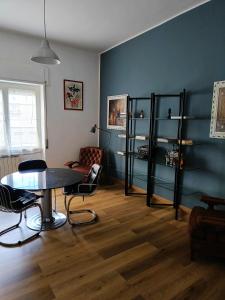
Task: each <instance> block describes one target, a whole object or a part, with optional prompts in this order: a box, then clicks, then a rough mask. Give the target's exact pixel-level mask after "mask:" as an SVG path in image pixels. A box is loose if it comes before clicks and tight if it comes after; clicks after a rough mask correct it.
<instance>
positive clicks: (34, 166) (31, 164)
mask: <svg viewBox="0 0 225 300" xmlns="http://www.w3.org/2000/svg"><path fill="white" fill-rule="evenodd" d="M47 168H48V166H47V164H46V162H45V161H44V160H42V159H32V160H25V161H22V162H21V163H19V165H18V171H20V172H22V171H31V170H35V171H43V170H45V169H47ZM54 198H55V199H54V200H55V209H54V210H55V212H56V192H55V189H54ZM25 217H26V214H25Z"/></svg>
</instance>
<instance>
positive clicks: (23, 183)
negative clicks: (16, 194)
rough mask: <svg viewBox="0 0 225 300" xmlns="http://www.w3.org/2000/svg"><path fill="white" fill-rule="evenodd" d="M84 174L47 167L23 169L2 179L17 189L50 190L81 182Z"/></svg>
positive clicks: (4, 182) (3, 182) (2, 181)
mask: <svg viewBox="0 0 225 300" xmlns="http://www.w3.org/2000/svg"><path fill="white" fill-rule="evenodd" d="M82 179H83V175H82V174H80V173H77V172H74V171H73V170H70V169H62V168H47V169H45V170H40V171H37V170H35V171H23V172H15V173H12V174H9V175H7V176H5V177H3V178H2V179H1V183H2V184H6V185H9V186H11V187H12V188H15V189H24V190H30V191H35V190H48V189H54V188H60V187H65V186H69V185H72V184H76V183H79V182H81V181H82Z"/></svg>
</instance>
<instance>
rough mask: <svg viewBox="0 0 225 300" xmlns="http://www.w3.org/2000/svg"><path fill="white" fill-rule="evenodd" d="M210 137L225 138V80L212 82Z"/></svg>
mask: <svg viewBox="0 0 225 300" xmlns="http://www.w3.org/2000/svg"><path fill="white" fill-rule="evenodd" d="M210 137H211V138H220V139H224V138H225V81H217V82H214V89H213V100H212V112H211V124H210Z"/></svg>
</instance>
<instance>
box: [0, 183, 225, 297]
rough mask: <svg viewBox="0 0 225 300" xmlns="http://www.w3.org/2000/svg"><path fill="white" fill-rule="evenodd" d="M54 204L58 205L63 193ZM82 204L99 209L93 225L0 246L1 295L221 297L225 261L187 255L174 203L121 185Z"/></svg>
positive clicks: (224, 294) (224, 291)
mask: <svg viewBox="0 0 225 300" xmlns="http://www.w3.org/2000/svg"><path fill="white" fill-rule="evenodd" d="M58 205H59V208H60V210H62V211H63V198H62V197H58ZM83 206H85V207H89V208H92V209H93V208H94V209H95V210H96V212H97V213H98V215H99V222H98V223H97V224H94V225H89V226H86V227H75V228H71V227H70V226H69V225H68V224H66V225H65V226H63V227H61V228H60V229H57V230H54V231H49V232H43V233H42V236H41V238H39V239H37V240H35V241H33V242H31V243H29V244H27V245H24V246H23V247H20V248H14V249H9V248H3V247H0V299H1V300H8V299H10V300H31V299H32V300H36V299H38V300H39V299H40V300H51V299H57V300H62V299H69V300H70V299H72V300H73V299H75V300H79V299H85V300H88V299H101V300H105V299H124V300H125V299H132V300H142V299H151V300H153V299H155V300H161V299H166V300H168V299H176V300H178V299H179V300H184V299H194V300H195V299H201V300H207V299H209V300H217V299H221V300H224V299H225V263H224V262H223V261H218V260H213V259H211V260H209V259H201V260H197V261H195V262H191V261H190V258H189V257H190V255H189V241H188V232H187V224H186V223H185V222H182V221H174V211H173V209H172V208H147V207H146V206H145V200H144V199H143V198H141V197H125V196H124V195H123V191H122V189H121V187H119V186H118V185H114V186H111V187H108V188H105V189H104V188H102V189H101V190H99V191H98V193H97V194H96V195H95V196H94V197H91V198H89V199H88V200H87V201H85V202H84V203H83V202H82V201H81V200H80V199H77V200H76V201H75V207H83ZM0 217H1V220H2V215H1V216H0ZM23 233H24V231H23V230H22V231H21V232H20V234H23ZM26 234H27V232H26Z"/></svg>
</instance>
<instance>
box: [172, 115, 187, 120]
mask: <svg viewBox="0 0 225 300" xmlns="http://www.w3.org/2000/svg"><path fill="white" fill-rule="evenodd" d="M191 118H192V117H189V116H183V119H184V120H187V119H191ZM170 119H171V120H181V116H170Z"/></svg>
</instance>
